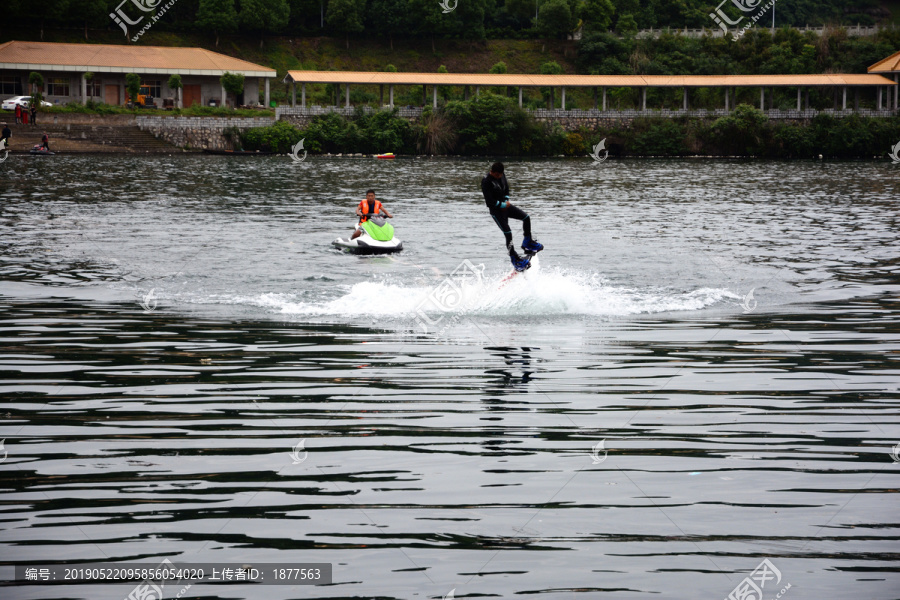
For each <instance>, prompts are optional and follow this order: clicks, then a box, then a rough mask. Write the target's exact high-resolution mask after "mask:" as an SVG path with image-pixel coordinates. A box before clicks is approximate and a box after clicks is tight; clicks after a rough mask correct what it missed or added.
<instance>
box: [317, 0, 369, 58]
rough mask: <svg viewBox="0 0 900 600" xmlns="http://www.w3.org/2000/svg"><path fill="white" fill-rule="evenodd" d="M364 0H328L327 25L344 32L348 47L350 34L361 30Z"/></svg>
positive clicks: (348, 46)
mask: <svg viewBox="0 0 900 600" xmlns="http://www.w3.org/2000/svg"><path fill="white" fill-rule="evenodd" d="M365 7H366V4H365V0H329V2H328V11H327V12H326V13H325V22H326V23H328V26H329V27H331V28H332V29H334V30H335V31H337V32H338V33H343V34H344V39H345V40H346V42H347V48H348V49H349V48H350V34H351V33H359V32H360V31H362V30H363V13H364V11H365Z"/></svg>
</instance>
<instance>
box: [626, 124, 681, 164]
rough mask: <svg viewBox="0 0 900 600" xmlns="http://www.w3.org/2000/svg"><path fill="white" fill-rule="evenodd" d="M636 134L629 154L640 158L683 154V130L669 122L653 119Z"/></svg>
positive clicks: (630, 145)
mask: <svg viewBox="0 0 900 600" xmlns="http://www.w3.org/2000/svg"><path fill="white" fill-rule="evenodd" d="M648 125H649V126H647V127H646V129H645V130H643V131H641V132H639V133H636V134H635V136H634V140H633V141H632V142H631V143H630V144H629V148H628V150H629V152H630V153H631V154H637V155H640V156H679V155H681V154H684V152H685V130H684V128H683V127H682V126H681V125H679V124H678V123H676V122H675V121H671V120H664V119H654V121H653V122H652V123H649V124H648Z"/></svg>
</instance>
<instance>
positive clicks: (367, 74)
mask: <svg viewBox="0 0 900 600" xmlns="http://www.w3.org/2000/svg"><path fill="white" fill-rule="evenodd" d="M898 54H900V53H898ZM882 62H883V61H882ZM895 77H896V75H895ZM284 82H285V83H288V84H290V85H291V106H292V107H296V106H297V87H298V84H299V87H300V107H301V108H306V106H307V103H306V98H307V85H308V84H313V83H326V84H334V85H335V86H343V87H344V94H343V95H344V98H343V100H344V107H345V108H350V87H351V86H354V85H356V86H373V85H377V86H379V92H380V98H381V102H380V104H381V105H386V106H389V107H392V108H393V107H394V90H395V87H396V86H422V90H423V94H422V100H423V105H424V104H427V103H428V88H429V87H430V88H431V103H432V105H433V106H435V107H436V106H437V103H438V89H439V88H440V87H442V86H453V87H462V88H463V89H464V92H463V96H464V98H466V99H468V98H469V97H470V94H471V93H472V90H474V94H475V95H476V96H477V95H478V94H479V92H480V90H481V88H487V87H503V88H518V97H519V98H518V99H519V106H522V105H523V90H524V89H527V88H550V90H551V93H550V95H549V98H550V100H549V106H548V108H549V109H550V110H553V109H554V108H555V106H554V104H555V102H554V100H555V90H556V89H558V90H559V92H560V104H561V106H562V107H565V106H566V89H567V88H569V89H570V88H589V89H591V90H592V92H593V109H594V110H602V111H606V110H607V104H608V103H607V90H608V89H611V88H632V89H637V90H639V91H640V99H639V103H638V108H637V110H639V111H646V110H648V108H647V91H648V90H652V89H654V88H681V89H682V90H683V106H682V110H683V111H690V110H691V108H690V97H691V92H692V91H693V90H696V89H699V88H719V89H722V90H724V106H723V108H724V110H725V111H728V110H731V109H733V108H734V106H735V104H736V102H735V99H736V97H737V96H736V94H737V90H738V89H743V88H755V89H758V90H759V107H760V109H762V110H765V109H766V99H767V98H766V97H767V90H768V93H769V94H774V90H775V89H776V88H778V89H782V90H784V89H788V90H796V94H797V96H796V98H797V105H796V110H797V111H809V110H810V106H809V91H810V90H811V89H828V90H830V91H831V92H833V93H834V97H835V106H834V108H835V109H838V108H839V109H840V110H847V109H848V102H852V106H853V110H859V109H860V106H859V104H860V91H861V90H874V91H875V99H876V100H875V106H874V110H876V111H884V110H889V111H896V110H897V108H898V103H897V96H898V94H897V87H898V84H897V81H894V80H891V79H889V78H887V77H885V76H883V75H881V74H879V73H867V74H827V75H512V74H502V75H499V74H497V75H495V74H467V73H393V72H377V71H288V73H287V75H286V76H285V78H284ZM385 88H387V92H388V96H387V102H385V100H384V92H385ZM851 92H852V96H850V93H851ZM335 96H337V93H336V94H335ZM769 100H770V104H771V97H770V98H769ZM339 103H340V101H339V100H338V99H337V97H336V98H335V106H339ZM651 108H652V107H651ZM772 108H774V107H772Z"/></svg>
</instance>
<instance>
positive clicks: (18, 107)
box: [16, 104, 22, 125]
mask: <svg viewBox="0 0 900 600" xmlns="http://www.w3.org/2000/svg"><path fill="white" fill-rule="evenodd" d="M21 120H22V105H21V104H16V125H18V124H19V123H21V122H22V121H21Z"/></svg>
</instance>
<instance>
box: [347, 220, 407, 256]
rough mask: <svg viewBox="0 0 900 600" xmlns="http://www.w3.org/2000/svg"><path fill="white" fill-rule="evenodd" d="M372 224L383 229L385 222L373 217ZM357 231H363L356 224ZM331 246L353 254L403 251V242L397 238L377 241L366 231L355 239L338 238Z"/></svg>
mask: <svg viewBox="0 0 900 600" xmlns="http://www.w3.org/2000/svg"><path fill="white" fill-rule="evenodd" d="M372 222H373V223H375V224H376V225H378V226H379V227H381V226H382V225H381V224H383V223H384V222H385V221H384V219H382V218H381V217H373V218H372ZM379 223H381V224H379ZM356 229H362V227H361V225H360V224H359V223H357V224H356ZM391 230H393V228H391ZM331 245H332V246H334V247H335V248H340V249H341V250H344V251H345V252H352V253H353V254H388V253H390V252H399V251H401V250H403V242H402V241H400V239H399V238H398V237H397V236H395V235H392V236H391V239H389V240H376V239H374V238H373V237H372V236H370V235H369V234H368V232H367V231H366V230H365V229H362V234H361V235H360V236H359V237H357V238H355V239H352V240H351V239H350V238H347V239H343V238H338V239H336V240H334V241H333V242H331Z"/></svg>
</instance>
